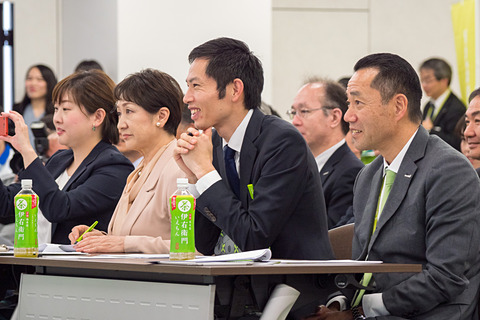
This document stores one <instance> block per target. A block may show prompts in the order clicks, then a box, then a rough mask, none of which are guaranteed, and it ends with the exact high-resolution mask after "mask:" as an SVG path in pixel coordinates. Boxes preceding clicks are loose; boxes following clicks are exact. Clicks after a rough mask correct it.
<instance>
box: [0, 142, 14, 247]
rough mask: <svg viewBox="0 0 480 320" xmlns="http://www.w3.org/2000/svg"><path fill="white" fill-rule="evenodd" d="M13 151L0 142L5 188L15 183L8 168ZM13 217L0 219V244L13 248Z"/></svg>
mask: <svg viewBox="0 0 480 320" xmlns="http://www.w3.org/2000/svg"><path fill="white" fill-rule="evenodd" d="M13 154H14V151H13V149H12V147H11V146H10V144H8V143H6V142H5V141H1V140H0V180H1V181H2V183H3V184H4V185H6V186H8V185H9V184H11V183H12V182H14V181H15V176H16V175H15V174H14V173H13V171H12V169H11V168H10V160H11V159H12V157H13ZM14 222H15V219H14V217H6V218H0V244H5V245H7V246H13V235H14V233H15V224H14Z"/></svg>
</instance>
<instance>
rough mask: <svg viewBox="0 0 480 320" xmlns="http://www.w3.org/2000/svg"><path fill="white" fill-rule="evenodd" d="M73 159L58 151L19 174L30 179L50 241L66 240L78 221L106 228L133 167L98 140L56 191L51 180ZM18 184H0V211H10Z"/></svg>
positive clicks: (5, 213)
mask: <svg viewBox="0 0 480 320" xmlns="http://www.w3.org/2000/svg"><path fill="white" fill-rule="evenodd" d="M72 161H73V151H72V150H60V151H58V152H57V153H55V154H54V155H53V156H52V157H51V158H50V159H49V160H48V162H47V163H46V164H45V166H44V165H43V163H42V162H41V160H40V159H38V158H37V159H36V160H35V161H34V162H32V163H31V164H30V165H29V166H28V168H26V169H25V170H23V171H21V172H20V173H19V179H32V180H33V190H34V191H35V193H37V194H38V196H39V198H40V200H39V202H40V209H41V210H42V213H43V215H44V216H45V218H47V220H48V221H50V222H51V223H52V242H53V243H70V241H69V240H68V234H69V233H70V231H71V229H72V228H73V227H74V226H76V225H79V224H87V225H90V224H92V223H93V222H94V221H95V220H98V225H97V226H96V229H99V230H104V231H106V230H107V227H108V223H109V222H110V218H111V216H112V214H113V211H114V209H115V207H116V205H117V202H118V199H120V195H121V193H122V190H123V188H124V186H125V182H126V181H127V177H128V175H129V174H130V172H131V171H132V170H133V166H132V164H131V162H130V161H129V160H128V159H127V158H125V157H124V156H123V155H122V154H121V153H120V152H119V151H118V150H117V149H116V148H115V147H114V146H112V145H111V144H109V143H106V142H99V143H98V144H97V145H96V146H95V148H93V150H92V151H91V152H90V154H89V155H88V156H87V157H86V158H85V160H83V162H82V163H81V164H80V166H79V167H78V169H77V170H76V171H75V173H74V174H73V176H72V177H70V179H69V180H68V182H67V184H66V185H65V187H64V188H63V190H60V189H59V188H58V185H57V183H56V182H55V179H56V178H58V176H59V175H60V174H61V173H62V172H64V171H65V169H66V168H67V167H68V166H69V165H70V164H71V163H72ZM20 189H21V186H20V184H19V183H16V184H12V185H9V186H8V187H6V186H4V185H3V184H1V185H0V214H1V215H12V214H14V212H15V211H14V206H13V198H14V197H15V195H16V194H17V193H18V192H19V191H20Z"/></svg>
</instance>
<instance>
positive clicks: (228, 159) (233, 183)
mask: <svg viewBox="0 0 480 320" xmlns="http://www.w3.org/2000/svg"><path fill="white" fill-rule="evenodd" d="M223 158H224V160H225V172H226V173H227V179H228V182H229V184H230V188H231V189H232V191H233V193H235V195H236V196H237V198H238V199H240V179H239V178H238V172H237V166H236V164H235V150H233V149H231V148H230V147H229V146H228V145H226V146H225V147H224V148H223Z"/></svg>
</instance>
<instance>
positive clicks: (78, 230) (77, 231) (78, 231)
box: [68, 224, 104, 244]
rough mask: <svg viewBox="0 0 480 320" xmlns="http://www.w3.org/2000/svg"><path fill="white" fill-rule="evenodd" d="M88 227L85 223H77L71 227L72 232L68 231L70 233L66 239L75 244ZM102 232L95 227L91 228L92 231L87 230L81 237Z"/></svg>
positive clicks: (97, 234) (99, 234)
mask: <svg viewBox="0 0 480 320" xmlns="http://www.w3.org/2000/svg"><path fill="white" fill-rule="evenodd" d="M88 228H89V226H87V225H84V224H81V225H78V226H76V227H73V229H72V232H70V234H69V235H68V239H69V240H70V243H71V244H75V242H76V241H77V239H78V238H79V237H80V236H81V235H82V234H83V233H84V232H85V231H87V229H88ZM103 235H104V234H103V233H102V232H101V231H99V230H97V229H93V230H92V231H90V232H87V233H86V234H85V235H84V236H83V239H85V238H87V237H91V236H103Z"/></svg>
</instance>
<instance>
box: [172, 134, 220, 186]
mask: <svg viewBox="0 0 480 320" xmlns="http://www.w3.org/2000/svg"><path fill="white" fill-rule="evenodd" d="M212 149H213V146H212V129H211V128H208V129H205V130H204V131H203V132H200V131H199V130H197V129H195V128H189V129H188V133H186V132H185V133H182V135H181V136H180V139H178V140H177V146H176V148H175V151H174V158H175V161H176V162H177V165H178V166H179V167H180V169H182V171H183V172H185V173H186V175H187V177H188V182H189V183H191V184H195V183H196V182H197V181H198V179H200V178H201V177H203V176H204V175H206V174H207V173H209V172H211V171H213V170H215V167H214V166H213V164H212V160H213V154H212Z"/></svg>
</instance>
